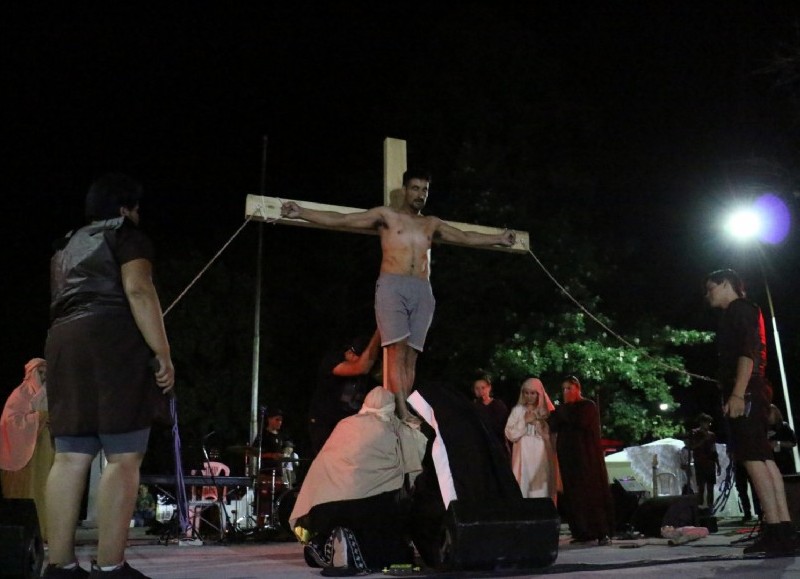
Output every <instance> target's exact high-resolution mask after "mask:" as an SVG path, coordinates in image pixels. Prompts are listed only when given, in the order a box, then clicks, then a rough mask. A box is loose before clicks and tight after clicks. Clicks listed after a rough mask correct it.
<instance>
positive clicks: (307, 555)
mask: <svg viewBox="0 0 800 579" xmlns="http://www.w3.org/2000/svg"><path fill="white" fill-rule="evenodd" d="M303 558H304V559H305V560H306V565H308V566H309V567H316V568H318V569H319V568H325V567H330V564H329V563H328V562H327V561H325V559H324V558H323V557H322V555H321V554H320V552H319V550H318V549H317V548H316V547H315V546H314V545H312V544H311V543H309V544H308V545H306V546H305V547H303Z"/></svg>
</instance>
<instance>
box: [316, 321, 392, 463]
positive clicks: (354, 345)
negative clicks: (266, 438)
mask: <svg viewBox="0 0 800 579" xmlns="http://www.w3.org/2000/svg"><path fill="white" fill-rule="evenodd" d="M380 352H381V336H380V333H378V331H377V330H375V333H374V334H373V335H372V337H371V338H365V337H363V336H362V337H358V338H355V339H354V340H352V341H351V342H350V343H349V344H347V345H345V346H343V347H341V348H337V349H336V350H335V351H334V352H331V353H330V354H328V355H327V356H325V357H324V358H323V360H322V362H321V363H320V366H319V371H318V374H317V387H316V388H315V389H314V394H313V396H312V397H311V405H310V408H309V411H308V434H309V437H310V439H311V453H312V454H313V455H314V456H316V455H317V453H318V452H319V451H320V450H321V449H322V447H323V445H324V444H325V441H326V440H328V437H329V436H330V435H331V432H333V429H334V428H335V427H336V424H337V423H338V422H339V421H340V420H342V419H343V418H347V417H348V416H353V415H354V414H356V413H358V411H359V409H360V408H361V404H362V403H363V401H364V397H365V396H366V395H367V392H369V391H370V389H371V388H372V387H373V386H375V385H376V380H375V379H374V378H372V377H371V376H370V373H371V372H372V371H373V369H374V368H375V366H376V362H377V360H378V357H379V355H380Z"/></svg>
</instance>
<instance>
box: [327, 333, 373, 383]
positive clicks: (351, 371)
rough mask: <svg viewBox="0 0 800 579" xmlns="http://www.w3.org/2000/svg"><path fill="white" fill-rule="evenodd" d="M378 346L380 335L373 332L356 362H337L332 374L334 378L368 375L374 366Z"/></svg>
mask: <svg viewBox="0 0 800 579" xmlns="http://www.w3.org/2000/svg"><path fill="white" fill-rule="evenodd" d="M380 346H381V334H380V332H379V331H378V330H375V333H374V334H372V339H371V340H370V341H369V344H368V345H367V347H366V348H365V349H364V351H363V352H361V355H360V356H359V357H358V360H353V361H352V362H348V361H347V360H345V361H343V362H339V363H338V364H337V365H336V366H335V367H334V368H333V374H334V375H336V376H361V375H362V374H368V373H369V371H370V370H372V367H373V366H374V365H375V361H376V360H377V359H378V352H379V351H380Z"/></svg>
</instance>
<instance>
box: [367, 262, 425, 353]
mask: <svg viewBox="0 0 800 579" xmlns="http://www.w3.org/2000/svg"><path fill="white" fill-rule="evenodd" d="M435 307H436V300H435V299H434V297H433V291H432V290H431V284H430V282H429V281H428V280H426V279H421V278H418V277H413V276H410V275H398V274H394V273H382V274H381V275H380V276H379V277H378V281H377V282H376V283H375V319H376V320H377V322H378V330H379V331H380V333H381V346H388V345H389V344H394V343H396V342H399V341H400V340H404V339H406V338H408V345H409V346H411V347H412V348H414V349H415V350H417V351H419V352H422V349H423V347H424V346H425V336H426V335H427V334H428V328H430V327H431V322H432V321H433V310H434V309H435Z"/></svg>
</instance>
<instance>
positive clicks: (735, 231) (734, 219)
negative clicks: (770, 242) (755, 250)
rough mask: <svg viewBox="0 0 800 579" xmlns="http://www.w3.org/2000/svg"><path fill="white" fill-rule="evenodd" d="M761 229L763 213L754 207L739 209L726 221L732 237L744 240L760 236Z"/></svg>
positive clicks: (727, 229) (726, 227)
mask: <svg viewBox="0 0 800 579" xmlns="http://www.w3.org/2000/svg"><path fill="white" fill-rule="evenodd" d="M761 229H762V219H761V215H760V213H759V212H758V211H756V210H755V209H753V208H747V209H738V210H737V211H734V212H733V213H731V216H730V217H728V220H727V221H726V222H725V230H726V231H727V232H728V233H729V234H730V235H731V236H732V237H735V238H737V239H741V240H743V241H744V240H748V239H753V238H754V237H757V236H759V235H760V234H761Z"/></svg>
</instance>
